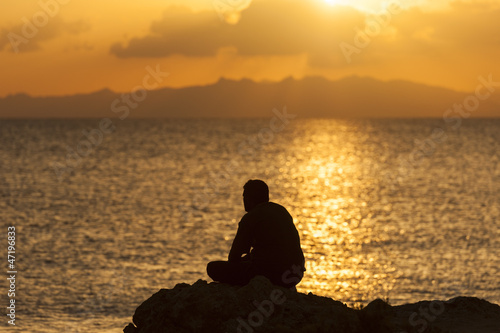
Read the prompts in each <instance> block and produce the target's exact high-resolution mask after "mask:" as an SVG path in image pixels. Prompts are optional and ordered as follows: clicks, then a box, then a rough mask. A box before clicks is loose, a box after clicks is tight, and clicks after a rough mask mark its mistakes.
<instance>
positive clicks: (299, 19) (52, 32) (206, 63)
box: [0, 0, 500, 97]
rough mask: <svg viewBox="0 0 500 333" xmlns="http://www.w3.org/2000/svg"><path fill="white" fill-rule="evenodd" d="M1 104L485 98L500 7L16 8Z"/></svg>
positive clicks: (62, 0)
mask: <svg viewBox="0 0 500 333" xmlns="http://www.w3.org/2000/svg"><path fill="white" fill-rule="evenodd" d="M0 32H1V34H0V75H1V80H0V97H5V96H8V95H11V94H18V93H25V94H29V95H32V96H53V95H56V96H60V95H73V94H84V93H90V92H94V91H98V90H101V89H105V88H107V89H111V90H113V91H117V92H124V91H130V90H131V89H132V88H133V87H135V86H137V85H140V84H141V82H142V81H143V78H144V77H145V75H146V74H147V73H148V72H147V70H146V68H148V67H149V68H159V69H161V71H162V72H168V73H169V74H168V77H165V79H164V80H162V81H161V82H160V85H159V87H188V86H198V85H208V84H212V83H215V82H217V81H218V80H219V79H220V78H227V79H233V80H240V79H244V78H246V79H251V80H254V81H259V82H260V81H280V80H283V79H285V78H287V77H293V78H295V79H301V78H303V77H306V76H322V77H325V78H328V79H331V80H337V79H340V78H343V77H348V76H353V75H357V76H367V77H373V78H376V79H379V80H383V81H387V80H407V81H412V82H417V83H423V84H427V85H432V86H441V87H445V88H451V89H454V90H459V91H473V90H474V88H475V87H476V86H477V83H478V81H477V78H478V77H479V76H481V75H482V76H487V75H488V74H492V75H493V78H494V79H495V78H496V77H498V78H499V80H497V81H500V66H499V65H498V59H500V34H499V32H500V0H495V1H487V0H484V1H448V0H433V1H430V0H405V1H392V2H390V1H376V0H359V1H347V0H191V1H189V0H183V1H174V0H141V1H137V0H99V1H97V0H85V1H84V0H38V1H32V0H23V1H17V0H5V1H2V2H1V3H0Z"/></svg>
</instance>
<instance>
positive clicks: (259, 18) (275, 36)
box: [111, 0, 364, 58]
mask: <svg viewBox="0 0 500 333" xmlns="http://www.w3.org/2000/svg"><path fill="white" fill-rule="evenodd" d="M363 20H364V16H363V14H361V13H360V12H358V11H356V10H354V9H352V8H350V7H337V8H335V9H334V8H332V7H328V6H326V5H324V4H322V3H319V4H312V3H310V2H309V1H296V0H271V1H262V0H261V1H253V2H252V4H251V5H250V6H249V7H248V8H247V9H246V10H244V11H243V12H242V13H241V17H240V20H239V21H238V23H237V24H234V25H231V24H227V23H225V22H222V21H221V20H220V19H219V17H218V16H217V14H216V13H215V12H199V13H193V12H191V11H190V10H189V9H185V8H179V7H173V8H170V9H168V10H167V11H166V12H165V14H164V16H163V18H162V19H161V20H160V21H157V22H154V23H153V25H152V26H151V29H150V30H151V31H150V34H149V35H147V36H144V37H136V38H133V39H131V40H130V41H129V43H128V44H127V45H126V46H123V45H121V44H119V43H116V44H114V45H113V46H112V47H111V53H113V54H115V55H116V56H118V57H120V58H128V57H166V56H170V55H173V54H182V55H185V56H214V55H215V54H216V53H217V50H218V49H220V48H223V47H235V48H236V49H237V50H238V53H239V54H241V55H249V56H252V55H292V54H299V53H303V52H311V53H317V52H325V51H333V50H334V47H335V45H336V42H338V41H339V40H340V39H342V38H347V37H348V36H349V34H350V31H351V27H352V25H354V24H362V22H363Z"/></svg>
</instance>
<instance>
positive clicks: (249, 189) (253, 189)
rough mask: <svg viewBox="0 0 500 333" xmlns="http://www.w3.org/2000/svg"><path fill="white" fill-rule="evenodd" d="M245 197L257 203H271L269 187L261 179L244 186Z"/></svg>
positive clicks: (253, 180) (251, 180) (250, 181)
mask: <svg viewBox="0 0 500 333" xmlns="http://www.w3.org/2000/svg"><path fill="white" fill-rule="evenodd" d="M243 195H244V196H248V197H250V198H251V199H252V200H253V201H254V202H255V203H261V202H269V187H267V184H266V183H264V182H263V181H262V180H260V179H250V180H249V181H247V182H246V184H245V185H244V186H243Z"/></svg>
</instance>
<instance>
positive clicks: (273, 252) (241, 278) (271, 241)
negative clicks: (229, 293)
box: [207, 180, 305, 288]
mask: <svg viewBox="0 0 500 333" xmlns="http://www.w3.org/2000/svg"><path fill="white" fill-rule="evenodd" d="M243 204H244V207H245V211H246V212H247V213H246V214H245V215H244V216H243V217H242V219H241V221H240V222H239V224H238V230H237V232H236V236H235V238H234V240H233V244H232V246H231V250H230V251H229V256H228V261H212V262H209V263H208V265H207V274H208V275H209V276H210V277H211V278H212V279H213V280H214V281H218V282H222V283H229V284H233V285H245V284H247V283H248V282H250V280H251V279H252V278H253V277H255V276H257V275H263V276H265V277H267V278H268V279H269V280H270V281H271V282H272V283H273V284H276V285H279V286H283V287H287V288H294V287H295V285H297V284H298V283H299V282H300V280H301V279H302V277H303V276H304V271H305V260H304V254H303V252H302V249H301V247H300V238H299V233H298V232H297V229H296V228H295V225H294V223H293V218H292V216H291V215H290V214H289V213H288V211H287V210H286V209H285V207H283V206H281V205H278V204H276V203H273V202H270V201H269V188H268V186H267V184H266V183H265V182H263V181H262V180H249V181H248V182H247V183H246V184H245V185H244V187H243Z"/></svg>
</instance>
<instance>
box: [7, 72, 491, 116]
mask: <svg viewBox="0 0 500 333" xmlns="http://www.w3.org/2000/svg"><path fill="white" fill-rule="evenodd" d="M482 92H483V93H486V92H487V90H484V89H483V90H482ZM127 94H128V93H124V94H122V93H116V92H113V91H110V90H107V89H105V90H101V91H97V92H95V93H91V94H81V95H73V96H55V97H31V96H28V95H26V94H17V95H11V96H7V97H5V98H0V118H104V117H107V118H117V117H123V118H167V117H176V118H179V117H180V118H183V117H268V116H271V115H272V113H271V110H272V109H273V108H277V109H280V110H281V109H282V108H283V107H284V106H286V107H287V109H288V113H291V114H296V115H299V116H300V117H325V118H335V117H370V118H382V117H384V118H385V117H389V118H409V117H412V118H413V117H417V118H420V117H439V118H440V117H443V114H444V113H445V111H446V110H447V109H449V108H452V107H453V105H454V104H461V103H463V102H464V100H465V99H466V97H467V96H469V95H472V96H473V95H474V93H473V92H471V93H464V92H457V91H453V90H449V89H445V88H439V87H431V86H426V85H422V84H417V83H412V82H408V81H389V82H383V81H378V80H375V79H372V78H366V77H357V76H353V77H348V78H344V79H341V80H338V81H329V80H327V79H324V78H320V77H308V78H304V79H302V80H294V79H292V78H288V79H285V80H283V81H281V82H275V83H263V82H261V83H257V82H253V81H250V80H241V81H232V80H226V79H221V80H219V81H218V82H217V83H215V84H213V85H208V86H196V87H187V88H180V89H173V88H163V89H158V90H151V91H147V93H146V94H142V95H141V94H140V92H139V93H138V94H137V95H136V100H135V101H134V98H133V97H132V96H128V98H129V100H128V101H127ZM122 97H124V99H122ZM470 101H471V99H470V98H469V102H470ZM499 116H500V94H499V93H498V92H495V94H493V95H491V96H490V97H489V98H488V99H486V100H484V101H480V104H479V107H478V108H477V110H476V111H474V112H472V114H471V117H482V118H487V117H491V118H496V117H499Z"/></svg>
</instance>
